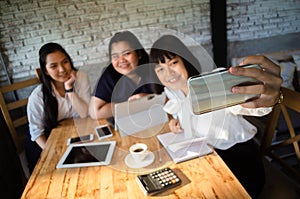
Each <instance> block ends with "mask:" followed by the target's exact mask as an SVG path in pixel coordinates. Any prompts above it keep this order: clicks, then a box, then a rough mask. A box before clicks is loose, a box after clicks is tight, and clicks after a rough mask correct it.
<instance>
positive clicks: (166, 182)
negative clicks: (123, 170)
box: [137, 168, 181, 195]
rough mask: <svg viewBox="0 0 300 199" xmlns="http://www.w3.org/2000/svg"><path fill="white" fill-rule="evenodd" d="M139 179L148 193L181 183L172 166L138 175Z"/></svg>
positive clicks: (151, 193)
mask: <svg viewBox="0 0 300 199" xmlns="http://www.w3.org/2000/svg"><path fill="white" fill-rule="evenodd" d="M137 181H138V183H139V185H140V186H141V188H142V190H143V191H144V193H145V194H146V195H154V194H157V193H160V192H163V191H165V190H167V189H170V188H172V187H175V186H177V185H179V184H181V180H180V178H179V177H178V176H177V175H176V174H175V173H174V171H173V170H172V169H170V168H164V169H160V170H158V171H154V172H152V173H149V174H146V175H140V176H137Z"/></svg>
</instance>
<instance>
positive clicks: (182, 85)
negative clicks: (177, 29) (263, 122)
mask: <svg viewBox="0 0 300 199" xmlns="http://www.w3.org/2000/svg"><path fill="white" fill-rule="evenodd" d="M150 58H151V60H150V63H154V71H155V73H156V75H157V77H158V81H159V82H160V83H162V84H163V85H164V86H165V93H166V95H167V97H168V99H169V101H168V102H167V103H166V105H165V107H164V109H165V110H166V111H167V112H168V113H170V114H172V115H173V119H171V120H170V122H169V126H170V129H171V131H172V132H178V133H179V132H182V131H183V130H184V133H185V134H186V133H187V132H188V133H190V134H194V135H192V136H197V137H206V141H207V142H208V143H209V144H210V145H212V146H213V147H214V148H215V149H216V151H217V153H218V154H219V155H220V156H221V158H222V159H223V160H224V161H225V163H226V164H227V165H228V167H229V168H230V169H231V171H232V172H233V173H234V174H235V176H236V177H237V178H238V179H239V181H240V182H241V184H242V185H243V186H244V187H245V189H246V190H247V191H248V193H249V194H250V195H251V197H253V198H256V197H258V195H259V193H260V191H261V190H262V188H263V186H264V182H265V179H264V169H263V164H262V160H261V158H260V154H259V152H258V150H257V148H256V146H255V145H254V142H253V140H252V138H253V137H254V135H255V134H256V132H257V129H256V127H255V126H253V125H252V124H250V123H249V122H248V121H246V120H245V119H244V118H243V115H251V116H262V115H266V114H268V113H270V111H271V110H272V108H271V107H272V106H273V105H274V104H275V103H276V102H277V101H278V100H279V92H280V85H281V82H282V79H281V77H280V68H279V67H278V66H277V65H275V64H274V63H272V62H271V61H270V60H268V59H266V58H265V57H262V56H253V57H248V58H246V59H245V60H244V61H243V64H254V63H256V64H259V65H261V66H262V67H263V70H260V69H244V68H237V67H231V68H230V69H229V71H230V73H232V74H235V75H244V76H249V77H253V78H256V79H257V80H259V81H260V82H263V84H259V85H254V86H244V87H241V86H240V87H238V86H235V87H233V88H232V92H234V93H251V94H259V95H260V97H259V98H258V99H255V100H253V101H251V102H248V103H245V104H243V105H236V106H233V107H229V108H225V109H222V110H217V111H213V112H210V113H204V114H202V115H194V114H193V113H192V111H191V108H190V107H191V106H190V105H189V100H188V99H187V96H188V87H187V80H188V78H189V77H191V76H193V75H198V74H199V71H201V66H200V63H199V62H198V60H197V59H196V58H195V57H194V56H193V54H192V53H191V52H190V51H189V49H188V48H187V47H186V46H185V45H184V44H183V43H182V42H181V41H180V40H179V39H178V38H177V37H175V36H172V35H165V36H162V37H161V38H160V39H158V40H157V41H156V42H155V43H154V44H153V46H152V48H151V51H150ZM197 69H198V70H197ZM220 86H221V85H220Z"/></svg>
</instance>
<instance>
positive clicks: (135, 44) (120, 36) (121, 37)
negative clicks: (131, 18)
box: [108, 31, 149, 65]
mask: <svg viewBox="0 0 300 199" xmlns="http://www.w3.org/2000/svg"><path fill="white" fill-rule="evenodd" d="M120 41H125V42H128V43H129V45H130V47H131V48H133V49H134V51H135V52H136V53H137V55H138V56H139V57H141V58H140V59H139V63H138V65H143V64H148V63H149V55H148V53H147V52H146V50H145V49H144V47H143V46H142V44H141V43H140V41H139V40H138V38H137V37H136V36H135V35H134V34H133V33H132V32H130V31H123V32H117V33H116V34H115V35H114V36H113V37H112V38H111V40H110V42H109V45H108V53H109V59H111V46H112V44H113V43H116V42H120ZM110 61H111V60H110Z"/></svg>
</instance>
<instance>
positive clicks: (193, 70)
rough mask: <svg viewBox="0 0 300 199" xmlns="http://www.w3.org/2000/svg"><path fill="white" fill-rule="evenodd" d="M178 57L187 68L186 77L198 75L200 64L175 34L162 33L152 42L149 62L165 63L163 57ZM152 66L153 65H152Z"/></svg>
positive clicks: (154, 63)
mask: <svg viewBox="0 0 300 199" xmlns="http://www.w3.org/2000/svg"><path fill="white" fill-rule="evenodd" d="M176 56H178V57H180V58H181V59H182V61H183V63H184V66H185V68H186V70H187V73H188V77H191V76H195V75H199V74H200V73H201V65H200V63H199V61H198V59H197V58H196V57H195V56H194V55H193V54H192V52H191V51H190V50H189V49H188V48H187V46H186V45H185V44H184V43H183V42H182V41H181V40H180V39H179V38H177V37H176V36H173V35H164V36H162V37H160V38H159V39H158V40H156V41H155V42H154V44H153V45H152V48H151V50H150V63H153V66H155V65H156V64H158V63H159V62H161V63H165V58H168V59H172V58H174V57H176ZM153 68H154V67H153Z"/></svg>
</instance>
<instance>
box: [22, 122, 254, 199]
mask: <svg viewBox="0 0 300 199" xmlns="http://www.w3.org/2000/svg"><path fill="white" fill-rule="evenodd" d="M101 124H106V121H105V120H99V121H97V120H92V119H90V118H87V119H69V120H65V121H62V122H61V125H60V126H59V127H57V128H55V129H53V131H52V132H51V135H50V137H49V138H48V140H47V144H46V148H45V149H44V150H43V152H42V154H41V157H40V160H39V162H38V163H37V165H36V167H35V169H34V171H33V173H32V175H31V177H30V179H29V181H28V183H27V185H26V187H25V190H24V192H23V195H22V198H30V199H34V198H37V199H41V198H51V199H52V198H53V199H54V198H55V199H57V198H84V199H87V198H105V199H106V198H121V199H124V198H130V199H135V198H145V197H150V196H145V195H144V194H143V192H142V190H141V189H140V188H139V186H138V184H137V182H136V176H137V175H138V174H144V173H149V172H151V171H153V170H157V169H159V168H163V167H167V166H168V167H170V168H172V169H173V170H174V171H175V172H176V173H177V175H178V176H179V177H180V178H181V179H182V184H181V185H180V186H178V187H175V188H173V189H170V190H168V191H166V192H163V193H160V194H158V195H155V196H152V197H153V198H157V199H159V198H168V199H169V198H176V199H178V198H230V199H233V198H239V199H240V198H250V196H249V195H248V193H247V192H246V191H245V189H244V188H243V187H242V185H241V184H240V183H239V181H238V180H237V179H236V177H235V176H234V175H233V174H232V172H231V171H230V170H229V168H228V167H227V166H226V164H225V163H224V162H223V160H222V159H221V158H220V157H219V156H218V155H217V154H216V153H215V152H214V153H212V154H210V155H207V156H204V157H200V158H195V159H192V160H189V161H185V162H182V163H178V164H175V163H173V162H172V161H171V159H170V157H169V156H168V154H167V152H166V151H165V149H164V148H163V147H162V146H161V145H160V144H159V142H158V140H157V139H156V136H154V135H156V134H157V133H162V132H168V125H167V124H165V125H160V126H156V127H154V128H151V129H149V130H147V131H144V132H141V133H138V134H136V135H134V136H126V137H123V138H121V137H120V135H119V132H117V131H114V130H113V129H112V128H111V130H112V131H113V134H114V136H113V137H111V138H108V139H106V140H103V141H107V140H116V141H117V145H116V148H115V152H114V156H113V158H112V161H111V164H110V165H109V166H94V167H83V168H70V169H56V165H57V163H58V161H59V160H60V158H61V157H62V154H63V153H64V152H65V150H66V148H67V145H66V141H67V139H68V138H69V137H76V136H79V135H85V134H89V133H95V131H94V128H95V127H96V126H98V125H101ZM94 141H95V142H99V140H98V138H97V136H96V135H95V140H94ZM136 142H143V143H146V144H147V145H148V148H149V150H151V151H152V152H153V153H154V154H155V160H154V162H153V163H152V164H151V165H149V166H147V167H145V168H142V169H132V168H129V167H128V166H127V165H126V164H125V162H124V159H125V157H126V155H127V154H128V153H129V152H128V149H129V146H131V145H132V144H134V143H136Z"/></svg>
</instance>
